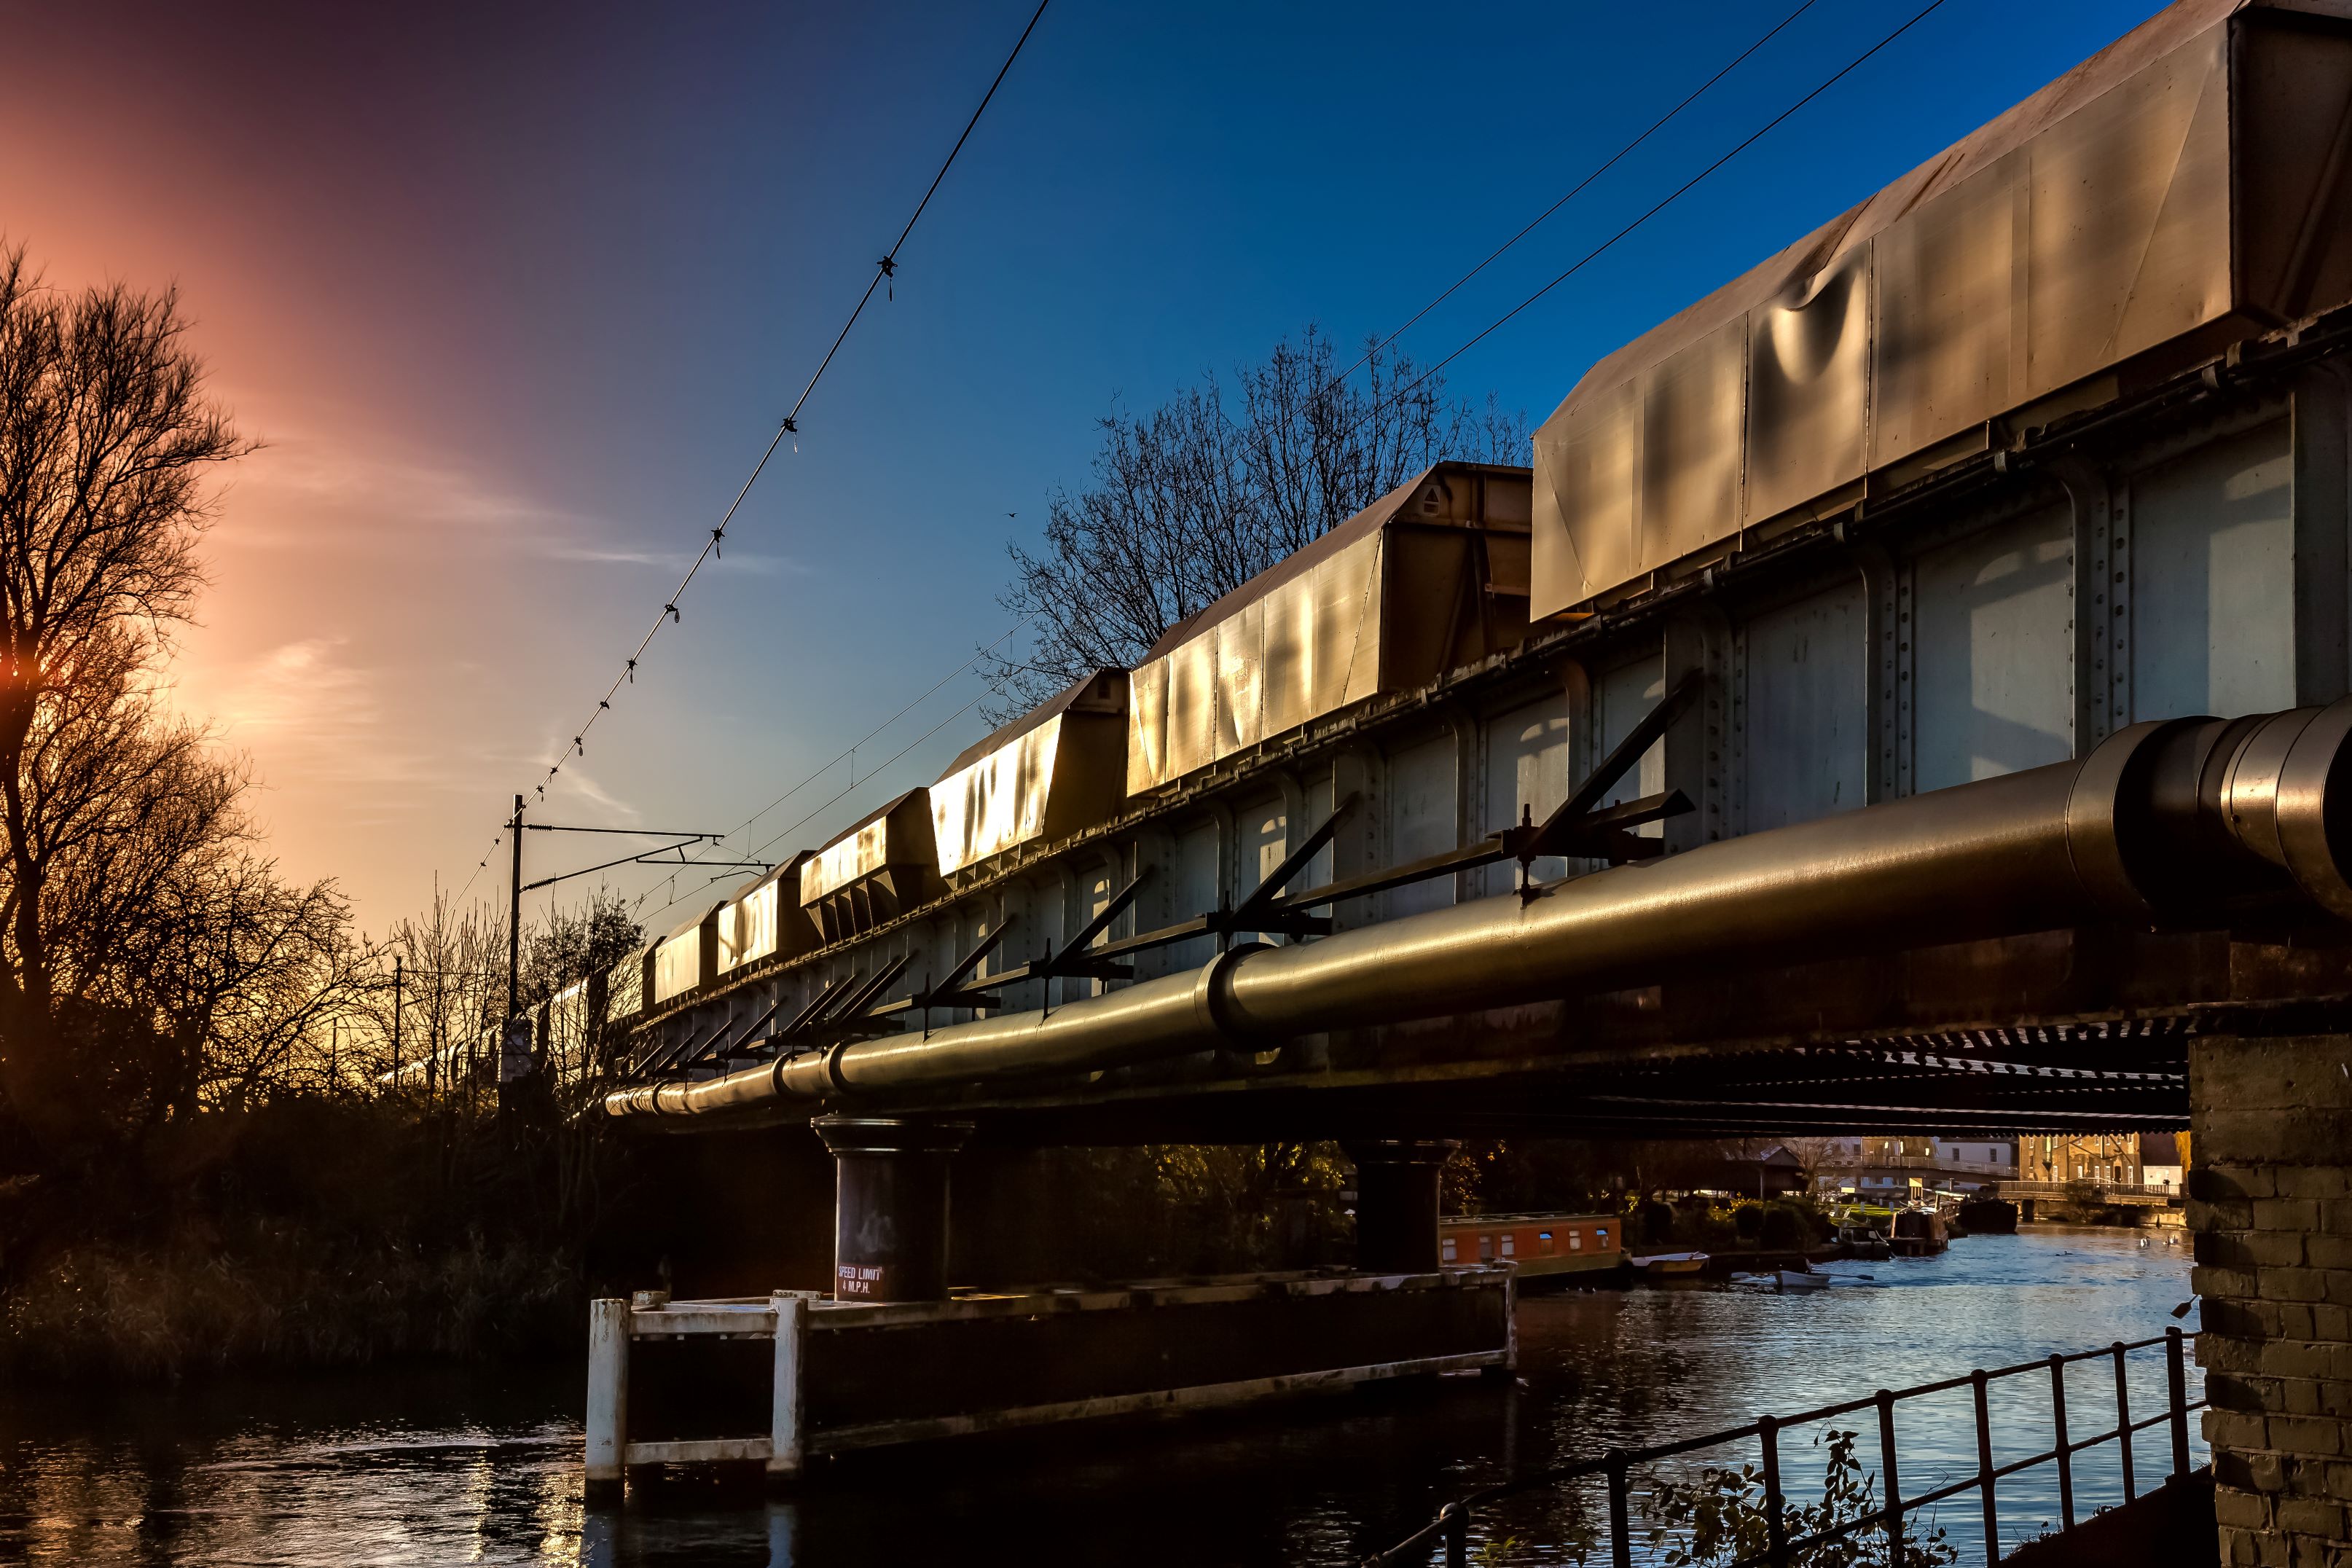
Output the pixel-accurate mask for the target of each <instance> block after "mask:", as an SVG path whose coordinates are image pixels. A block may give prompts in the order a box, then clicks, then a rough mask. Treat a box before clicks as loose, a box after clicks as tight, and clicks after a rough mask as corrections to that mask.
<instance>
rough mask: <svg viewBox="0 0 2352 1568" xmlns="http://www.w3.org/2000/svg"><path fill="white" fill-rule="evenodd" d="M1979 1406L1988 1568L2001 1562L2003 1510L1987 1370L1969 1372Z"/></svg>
mask: <svg viewBox="0 0 2352 1568" xmlns="http://www.w3.org/2000/svg"><path fill="white" fill-rule="evenodd" d="M1969 1391H1970V1392H1971V1393H1972V1394H1974V1395H1975V1396H1976V1405H1977V1491H1978V1493H1979V1495H1980V1497H1981V1499H1982V1500H1983V1502H1984V1532H1985V1568H1996V1565H1997V1564H1998V1563H2000V1510H1999V1509H1997V1508H1995V1507H1994V1506H1993V1474H1992V1407H1991V1405H1990V1404H1988V1403H1987V1402H1986V1399H1985V1374H1984V1368H1982V1367H1979V1368H1977V1370H1976V1371H1974V1372H1972V1373H1969Z"/></svg>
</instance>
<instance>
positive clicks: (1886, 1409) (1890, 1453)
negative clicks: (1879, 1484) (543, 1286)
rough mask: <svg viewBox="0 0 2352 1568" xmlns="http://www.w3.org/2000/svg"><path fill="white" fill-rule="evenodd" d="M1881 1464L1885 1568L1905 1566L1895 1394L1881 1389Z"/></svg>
mask: <svg viewBox="0 0 2352 1568" xmlns="http://www.w3.org/2000/svg"><path fill="white" fill-rule="evenodd" d="M1878 1465H1879V1468H1880V1469H1881V1470H1883V1471H1884V1472H1885V1476H1886V1568H1903V1558H1904V1551H1903V1480H1902V1478H1901V1476H1900V1475H1899V1474H1898V1473H1897V1472H1896V1470H1895V1394H1894V1393H1893V1392H1892V1391H1891V1390H1888V1389H1884V1388H1882V1389H1880V1390H1879V1391H1878Z"/></svg>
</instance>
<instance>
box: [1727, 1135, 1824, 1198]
mask: <svg viewBox="0 0 2352 1568" xmlns="http://www.w3.org/2000/svg"><path fill="white" fill-rule="evenodd" d="M1811 1184H1812V1181H1811V1177H1810V1176H1809V1175H1808V1174H1807V1173H1806V1171H1805V1165H1804V1162H1803V1161H1801V1160H1800V1159H1798V1158H1797V1156H1796V1155H1794V1154H1792V1153H1790V1152H1789V1150H1788V1148H1787V1146H1786V1145H1783V1144H1780V1143H1775V1144H1773V1145H1772V1146H1771V1147H1770V1148H1769V1149H1767V1150H1765V1151H1764V1152H1762V1153H1759V1154H1749V1153H1744V1152H1734V1151H1726V1152H1725V1154H1724V1157H1723V1161H1722V1163H1721V1164H1719V1165H1718V1166H1717V1167H1716V1168H1715V1169H1714V1170H1712V1171H1710V1172H1708V1173H1706V1174H1705V1175H1704V1176H1703V1177H1702V1179H1701V1180H1700V1182H1699V1185H1700V1186H1701V1187H1703V1188H1706V1189H1707V1190H1709V1191H1713V1192H1724V1193H1730V1194H1734V1195H1735V1196H1738V1197H1743V1198H1768V1197H1771V1198H1777V1197H1785V1196H1787V1195H1788V1194H1790V1193H1801V1192H1804V1191H1806V1190H1807V1189H1808V1188H1809V1187H1810V1186H1811Z"/></svg>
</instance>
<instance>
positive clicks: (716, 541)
mask: <svg viewBox="0 0 2352 1568" xmlns="http://www.w3.org/2000/svg"><path fill="white" fill-rule="evenodd" d="M1048 4H1050V0H1037V8H1036V10H1034V12H1032V13H1031V14H1030V16H1029V24H1028V26H1024V27H1023V28H1022V29H1021V36H1020V37H1018V38H1016V39H1015V40H1014V41H1013V47H1012V50H1011V51H1010V52H1009V53H1007V54H1006V55H1005V57H1004V63H1003V65H1001V66H999V67H998V68H997V69H996V75H995V76H994V78H992V79H991V80H990V82H989V84H988V90H987V91H986V92H984V93H982V95H981V99H980V102H979V104H978V106H977V107H975V108H974V109H973V110H972V111H971V119H969V120H967V121H965V122H964V127H963V130H962V132H961V133H960V134H959V135H958V136H957V137H956V139H955V145H954V146H952V147H950V148H949V149H948V154H947V156H946V157H945V158H944V159H942V160H940V166H939V170H938V172H937V173H936V174H933V175H932V176H931V183H930V184H929V185H926V186H925V187H924V188H923V195H922V199H921V200H920V201H918V202H917V203H916V204H915V210H914V211H913V212H912V213H910V214H909V215H908V218H907V222H906V226H904V227H903V228H901V229H900V230H899V231H898V238H897V239H895V240H893V241H892V242H891V244H890V247H889V249H888V250H887V251H885V252H884V253H883V255H882V258H881V259H880V260H879V261H877V262H876V263H875V268H874V276H873V277H872V278H871V279H868V280H867V282H866V291H865V292H864V293H862V294H860V295H859V296H858V298H857V303H856V305H855V306H853V307H852V308H851V309H850V312H849V319H848V320H847V321H844V322H843V323H842V324H841V331H838V332H836V333H835V335H834V340H833V342H832V344H831V346H829V347H828V348H827V349H826V350H825V351H824V358H823V359H821V360H819V361H818V362H817V366H816V369H815V370H814V372H812V373H811V374H810V375H809V379H808V384H806V385H804V386H803V387H802V388H801V393H800V395H799V396H798V397H796V398H794V399H793V405H792V408H791V410H790V411H789V412H787V413H786V414H785V415H784V416H783V418H782V419H781V420H780V421H778V423H777V426H776V433H775V435H774V436H773V437H770V439H769V441H768V445H767V447H766V448H765V449H764V450H763V451H761V454H760V460H759V461H758V462H756V463H754V464H753V465H752V466H751V474H750V476H749V477H748V478H746V479H744V481H743V484H742V488H741V489H739V490H737V491H736V492H735V499H734V500H732V501H731V502H730V503H729V504H728V507H727V510H726V513H725V514H724V515H723V516H722V517H720V519H719V522H718V525H717V526H716V527H714V528H712V529H711V531H710V533H709V537H708V538H707V539H705V540H704V541H703V542H702V548H701V550H700V551H698V552H697V553H696V555H695V557H694V560H693V561H692V562H691V563H689V564H688V567H687V569H686V575H685V576H684V577H682V578H680V579H679V581H678V585H677V589H676V590H675V591H673V592H672V593H671V595H670V596H669V598H668V599H667V601H665V602H664V603H663V605H662V607H661V609H660V611H659V612H657V613H656V615H655V616H654V618H653V623H652V625H651V626H647V627H646V635H645V636H644V637H641V638H639V639H638V642H637V647H636V651H635V653H633V654H631V655H630V656H629V658H628V659H627V660H626V661H625V663H624V664H623V666H622V668H621V670H620V673H619V674H617V675H615V676H614V678H613V683H612V685H611V686H609V687H608V688H606V689H605V691H604V696H603V697H601V698H599V699H598V700H597V702H596V706H595V707H593V708H592V709H590V710H588V716H587V718H586V719H585V720H584V721H583V722H582V723H581V725H580V727H579V728H578V729H577V730H575V731H572V741H571V744H570V745H569V746H566V747H559V748H558V750H557V753H556V757H555V760H554V761H553V762H551V763H549V764H548V768H547V772H546V773H545V774H544V775H543V776H542V777H541V779H540V781H539V783H538V784H537V785H535V786H534V788H535V791H536V793H537V795H538V796H539V798H540V799H541V800H542V801H543V800H545V799H546V798H547V786H548V785H549V784H551V783H553V782H554V780H555V777H556V775H557V774H558V773H562V770H563V765H564V763H567V762H570V761H571V760H572V758H574V757H578V756H585V755H587V736H588V732H589V731H591V730H593V729H594V728H595V726H596V721H597V719H598V718H599V717H601V716H602V715H603V714H604V713H607V712H609V711H611V710H612V707H613V699H614V697H616V696H618V695H619V693H620V689H621V688H622V687H623V686H625V685H628V684H633V683H634V682H635V679H636V672H637V667H638V665H639V664H640V663H641V662H642V661H643V660H644V658H645V656H646V649H648V648H650V647H652V646H653V640H654V638H655V637H656V636H657V635H658V634H659V633H660V631H661V628H662V623H663V621H664V619H665V618H667V620H668V621H669V622H670V624H672V625H677V624H679V623H680V622H681V621H682V620H683V618H684V617H683V614H682V612H681V611H680V610H679V608H678V603H679V601H680V600H682V599H683V598H685V596H686V591H687V589H688V587H689V586H691V585H692V584H693V582H694V579H695V577H696V575H697V574H699V573H700V572H701V570H702V567H703V563H705V562H707V561H709V559H710V558H711V556H712V555H713V554H714V553H716V552H718V550H719V546H720V544H721V543H722V542H724V541H725V539H726V537H727V529H728V525H729V524H730V523H732V522H733V521H735V514H736V512H737V511H738V510H740V508H741V507H742V505H743V501H744V498H746V497H747V496H749V495H750V494H751V487H752V486H753V485H755V484H757V483H759V480H760V476H761V474H762V473H764V472H765V471H766V470H767V467H768V463H769V461H770V459H772V458H774V457H775V455H776V448H777V447H781V446H782V445H783V440H784V437H786V436H789V435H793V434H795V433H796V432H797V431H798V430H799V429H800V416H801V411H802V410H803V408H804V407H806V406H807V405H808V400H809V397H810V395H812V394H813V393H814V392H815V391H816V388H817V383H819V382H820V381H822V380H824V373H825V372H826V370H827V369H829V368H830V367H831V366H832V364H833V362H834V358H835V355H837V354H838V353H840V352H841V345H842V344H843V343H845V342H847V341H848V339H849V333H850V330H851V329H852V328H854V327H856V325H857V321H858V318H859V317H861V316H863V315H864V314H865V313H866V306H867V305H868V304H870V303H872V302H873V299H874V291H875V290H876V289H878V288H881V287H882V286H883V285H884V283H886V282H887V281H888V280H890V279H894V278H896V277H897V276H898V252H899V251H900V250H902V249H903V248H905V247H906V244H907V241H908V237H911V236H912V235H913V234H914V232H915V226H916V224H918V223H919V222H920V221H921V220H922V216H923V214H924V212H925V210H926V209H928V208H929V206H930V205H931V198H932V197H933V196H935V195H938V194H939V189H940V184H942V183H944V182H945V181H946V179H947V177H948V171H949V170H950V169H952V168H953V167H955V162H956V159H957V157H958V156H959V155H960V154H961V153H962V152H963V149H964V143H965V142H969V141H971V133H972V132H973V131H974V130H975V129H976V128H977V127H978V126H979V124H980V119H981V116H982V114H985V113H986V112H987V111H988V106H989V104H990V103H991V102H992V101H993V100H994V99H995V97H996V89H998V88H1000V87H1002V86H1003V85H1004V79H1005V77H1006V76H1007V75H1008V74H1009V73H1010V72H1011V71H1012V69H1013V62H1014V61H1015V60H1017V59H1019V58H1021V51H1022V49H1023V48H1024V47H1026V46H1027V45H1028V42H1029V37H1030V35H1031V34H1033V33H1034V32H1035V31H1036V30H1037V24H1038V23H1039V22H1040V21H1042V20H1044V19H1045V7H1046V5H1048ZM508 831H510V829H505V828H502V829H501V830H500V832H499V834H498V835H497V836H496V837H493V838H492V839H491V840H490V850H489V854H485V855H484V856H483V858H481V860H480V861H479V862H478V864H477V865H476V867H475V868H474V872H473V875H472V876H468V877H467V879H466V884H465V888H464V889H461V890H460V891H459V893H458V901H459V902H461V903H462V902H463V901H464V900H465V896H466V893H467V892H468V891H470V890H471V889H472V888H473V885H474V879H475V878H476V877H478V876H479V875H480V874H481V873H482V871H483V870H484V869H486V868H488V865H489V857H490V854H495V853H496V852H497V850H498V848H499V846H500V845H501V844H503V843H504V842H505V841H506V833H507V832H508Z"/></svg>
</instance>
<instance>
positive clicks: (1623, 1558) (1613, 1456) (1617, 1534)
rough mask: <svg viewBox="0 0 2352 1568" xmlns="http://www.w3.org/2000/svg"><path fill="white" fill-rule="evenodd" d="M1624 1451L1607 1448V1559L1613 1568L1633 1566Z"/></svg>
mask: <svg viewBox="0 0 2352 1568" xmlns="http://www.w3.org/2000/svg"><path fill="white" fill-rule="evenodd" d="M1625 1468H1626V1466H1625V1451H1624V1450H1623V1449H1622V1448H1612V1449H1610V1450H1609V1561H1610V1562H1611V1563H1613V1564H1614V1565H1615V1568H1633V1519H1632V1517H1631V1516H1632V1512H1633V1510H1632V1509H1631V1507H1630V1506H1629V1499H1628V1496H1627V1493H1628V1490H1629V1488H1628V1486H1627V1482H1626V1478H1625Z"/></svg>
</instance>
